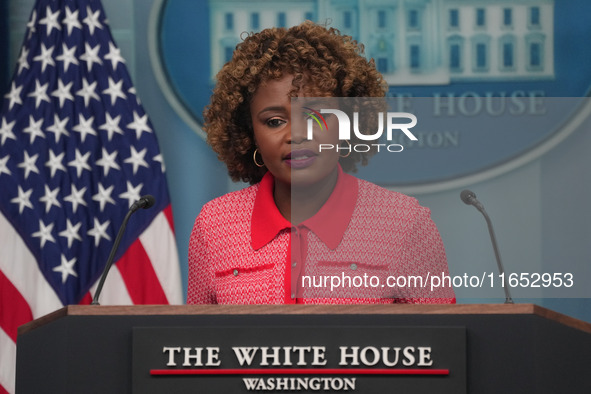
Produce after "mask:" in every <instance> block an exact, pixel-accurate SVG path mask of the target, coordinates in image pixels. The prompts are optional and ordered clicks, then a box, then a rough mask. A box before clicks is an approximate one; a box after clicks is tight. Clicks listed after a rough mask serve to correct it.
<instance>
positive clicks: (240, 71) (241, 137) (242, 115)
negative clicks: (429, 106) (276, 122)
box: [204, 21, 387, 184]
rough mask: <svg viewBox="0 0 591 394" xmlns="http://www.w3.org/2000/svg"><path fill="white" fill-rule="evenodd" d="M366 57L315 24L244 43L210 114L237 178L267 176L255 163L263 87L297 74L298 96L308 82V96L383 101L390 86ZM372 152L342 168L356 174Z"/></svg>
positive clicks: (344, 161)
mask: <svg viewBox="0 0 591 394" xmlns="http://www.w3.org/2000/svg"><path fill="white" fill-rule="evenodd" d="M362 53H363V45H362V44H359V43H357V42H356V41H355V40H354V39H353V38H352V37H350V36H347V35H342V34H341V33H340V32H339V31H338V30H337V29H335V28H326V27H324V26H321V25H318V24H315V23H312V22H309V21H306V22H304V23H302V24H300V25H298V26H294V27H291V28H289V29H286V28H270V29H265V30H263V31H261V32H260V33H254V34H250V35H248V36H247V37H246V38H245V39H244V41H243V42H242V43H240V44H238V45H237V46H236V50H235V51H234V55H233V57H232V60H230V61H229V62H228V63H226V64H225V65H224V66H223V67H222V69H221V71H220V72H219V73H218V74H217V84H216V86H215V88H214V91H213V95H212V96H211V102H210V104H209V106H207V107H206V109H205V111H204V118H205V125H204V129H205V131H206V133H207V142H208V143H209V144H210V145H211V147H212V148H213V150H214V151H215V152H216V153H217V155H218V158H219V159H220V160H221V161H223V162H224V163H226V165H227V167H228V173H229V175H230V176H231V177H232V179H233V180H234V181H238V180H242V181H244V182H249V183H250V184H254V183H257V182H259V181H260V180H261V178H262V177H263V175H264V174H265V172H267V169H266V168H265V167H257V166H256V165H255V164H254V161H253V153H254V151H255V149H256V146H255V142H254V134H253V130H252V120H251V118H250V101H251V99H252V97H253V95H254V93H255V92H256V90H257V88H258V87H259V85H260V84H261V83H264V82H266V81H268V80H273V79H279V78H281V77H282V76H283V75H286V74H291V75H293V76H294V79H293V85H294V91H296V92H297V90H299V88H300V87H302V85H303V81H304V79H305V85H306V87H305V89H306V92H307V93H311V94H315V95H316V96H317V97H318V96H323V97H326V96H332V97H383V96H384V95H385V93H386V90H387V85H386V83H385V82H384V80H383V78H382V75H381V74H380V73H379V72H378V71H377V70H376V68H375V64H374V62H373V60H370V61H368V60H367V59H365V58H364V57H363V56H362ZM310 89H313V90H310ZM355 142H356V140H355V137H353V138H352V140H351V143H355ZM359 142H361V141H359ZM370 154H371V152H367V153H357V152H352V154H350V155H349V156H348V157H346V158H341V160H340V163H341V166H342V167H343V170H345V171H355V170H356V168H357V163H359V162H361V164H362V165H365V164H367V160H368V157H369V155H370Z"/></svg>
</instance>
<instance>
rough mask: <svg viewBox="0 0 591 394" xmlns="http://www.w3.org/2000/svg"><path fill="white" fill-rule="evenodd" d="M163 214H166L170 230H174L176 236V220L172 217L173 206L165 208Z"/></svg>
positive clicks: (169, 205)
mask: <svg viewBox="0 0 591 394" xmlns="http://www.w3.org/2000/svg"><path fill="white" fill-rule="evenodd" d="M162 213H164V216H166V220H168V225H169V226H170V229H171V230H172V233H173V234H174V219H173V216H172V205H171V204H168V206H167V207H166V208H164V210H163V211H162Z"/></svg>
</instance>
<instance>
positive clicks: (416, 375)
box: [16, 304, 591, 394]
mask: <svg viewBox="0 0 591 394" xmlns="http://www.w3.org/2000/svg"><path fill="white" fill-rule="evenodd" d="M308 347H309V350H308ZM185 348H188V350H185ZM263 348H266V349H263ZM383 348H387V349H386V350H384V349H383ZM396 348H400V350H398V351H397V350H396ZM199 349H201V350H199ZM384 352H385V353H384ZM396 352H398V353H396ZM396 355H398V360H396ZM16 357H17V369H16V392H17V394H29V393H31V394H33V393H34V394H43V393H49V394H54V393H60V394H61V393H72V394H78V393H85V394H89V393H92V394H94V393H96V394H103V393H132V392H135V393H142V394H144V393H150V392H159V393H183V392H191V393H212V392H215V393H218V392H219V393H233V392H243V393H246V392H281V391H287V392H314V391H319V392H325V391H348V392H352V393H362V394H365V393H374V392H401V393H409V394H415V393H423V392H427V391H425V388H426V387H429V391H428V392H430V393H445V392H453V393H464V392H468V393H470V394H497V393H536V394H554V393H591V375H590V374H589V366H591V324H589V323H585V322H582V321H580V320H576V319H573V318H571V317H568V316H565V315H561V314H559V313H556V312H553V311H551V310H548V309H545V308H541V307H538V306H536V305H531V304H515V305H181V306H169V305H166V306H165V305H162V306H160V305H158V306H156V305H153V306H137V305H136V306H97V305H94V306H90V305H72V306H68V307H65V308H63V309H60V310H59V311H56V312H54V313H52V314H50V315H47V316H44V317H42V318H40V319H37V320H35V321H33V322H30V323H27V324H25V325H23V326H22V327H20V328H19V334H18V340H17V355H16ZM378 357H379V359H378ZM325 361H326V363H325ZM395 361H397V362H395ZM405 362H406V364H408V365H405ZM431 362H432V364H431ZM185 364H186V365H185ZM324 364H325V365H324ZM372 364H373V365H372ZM413 370H414V371H413ZM429 371H430V372H429ZM386 372H389V373H386ZM428 373H431V375H428ZM292 379H293V380H292ZM185 384H187V386H185ZM292 385H293V387H294V389H293V390H292ZM306 385H307V388H305V387H306ZM186 387H188V389H187V388H186ZM272 387H273V388H272ZM325 387H327V388H325ZM352 387H354V389H353V388H352ZM298 388H299V390H298ZM446 390H448V391H446ZM449 390H451V391H449Z"/></svg>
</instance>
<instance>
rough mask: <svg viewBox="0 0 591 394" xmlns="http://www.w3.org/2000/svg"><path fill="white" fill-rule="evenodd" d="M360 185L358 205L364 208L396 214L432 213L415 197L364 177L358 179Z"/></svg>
mask: <svg viewBox="0 0 591 394" xmlns="http://www.w3.org/2000/svg"><path fill="white" fill-rule="evenodd" d="M358 185H359V191H358V199H357V205H358V206H359V207H360V208H363V209H364V210H371V211H374V210H377V211H379V212H381V213H382V215H383V214H390V215H394V216H399V215H403V216H414V215H417V214H421V213H423V214H427V215H429V214H430V210H429V208H425V207H423V206H421V205H420V204H419V202H418V200H417V199H416V198H414V197H411V196H407V195H406V194H403V193H399V192H396V191H393V190H389V189H386V188H384V187H382V186H378V185H376V184H375V183H371V182H368V181H365V180H363V179H358Z"/></svg>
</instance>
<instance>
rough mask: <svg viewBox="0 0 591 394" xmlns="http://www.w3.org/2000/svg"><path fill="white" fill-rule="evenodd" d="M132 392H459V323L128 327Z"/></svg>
mask: <svg viewBox="0 0 591 394" xmlns="http://www.w3.org/2000/svg"><path fill="white" fill-rule="evenodd" d="M132 343H133V351H132V352H133V356H132V359H133V367H132V375H133V377H132V387H133V390H132V392H133V393H134V394H152V393H154V394H155V393H163V392H174V393H196V392H204V393H214V392H216V393H228V394H232V393H248V392H266V391H271V392H281V391H286V392H301V393H305V392H312V391H323V392H324V391H331V392H339V391H349V392H359V393H384V392H392V391H396V392H401V393H416V394H432V393H441V394H462V393H466V330H465V328H464V327H390V326H344V327H339V326H332V327H331V326H314V327H311V326H301V327H300V326H238V327H236V326H234V327H231V326H225V327H223V326H222V327H219V326H213V327H159V328H151V327H147V328H141V327H137V328H134V329H133V342H132Z"/></svg>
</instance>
